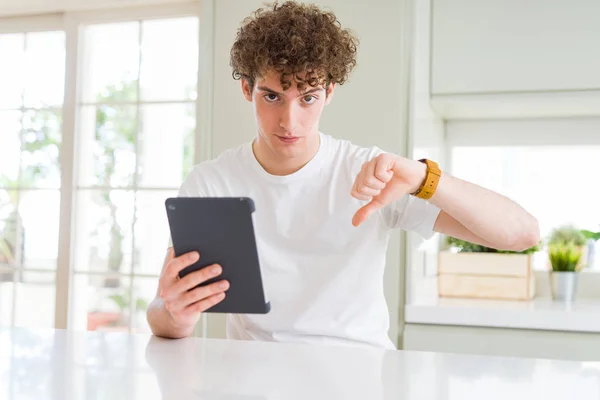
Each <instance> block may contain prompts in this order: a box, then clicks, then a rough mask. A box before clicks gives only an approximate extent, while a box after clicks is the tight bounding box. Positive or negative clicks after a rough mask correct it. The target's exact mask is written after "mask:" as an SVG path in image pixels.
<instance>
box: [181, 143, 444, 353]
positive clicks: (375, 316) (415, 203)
mask: <svg viewBox="0 0 600 400" xmlns="http://www.w3.org/2000/svg"><path fill="white" fill-rule="evenodd" d="M320 138H321V140H320V146H319V150H318V152H317V154H316V155H315V156H314V157H313V158H312V159H311V160H310V161H309V162H308V163H307V164H306V165H305V166H304V167H303V168H301V169H300V170H299V171H297V172H295V173H293V174H291V175H286V176H275V175H270V174H269V173H267V172H266V171H265V170H264V169H263V168H262V166H261V165H260V164H259V163H258V161H257V160H256V158H255V156H254V153H253V151H252V144H251V143H246V144H244V145H242V146H239V147H237V148H233V149H229V150H227V151H225V152H224V153H222V154H221V155H220V156H218V157H217V158H215V159H213V160H210V161H206V162H203V163H201V164H199V165H197V166H196V167H195V168H194V169H193V170H192V172H191V173H190V174H189V176H188V177H187V178H186V180H185V182H184V183H183V185H182V187H181V189H180V192H179V196H182V197H230V196H231V197H250V198H252V199H253V200H254V204H255V206H256V211H255V213H254V217H253V218H254V228H255V236H256V240H257V246H258V254H259V261H260V263H261V273H262V278H263V284H264V287H265V292H266V296H267V297H268V300H269V301H270V302H271V311H270V312H269V313H268V314H265V315H249V314H248V315H247V314H230V315H228V316H227V337H228V338H231V339H243V340H264V341H286V342H303V343H323V344H348V345H352V344H354V345H371V346H376V347H383V348H394V345H393V343H392V342H391V341H390V339H389V337H388V329H389V315H388V308H387V303H386V300H385V297H384V289H383V287H384V286H383V274H384V268H385V262H386V250H387V244H388V239H389V236H390V233H391V230H392V229H394V228H400V229H404V230H410V231H416V232H418V233H419V234H420V235H421V236H422V237H424V238H429V237H431V236H432V235H433V233H434V232H433V225H434V223H435V220H436V218H437V216H438V213H439V209H438V208H437V207H435V206H433V205H432V204H430V203H429V202H427V201H425V200H421V199H418V198H415V197H414V196H410V195H406V196H404V197H403V198H402V199H401V200H399V201H397V202H396V203H394V204H392V205H390V206H388V207H386V208H383V209H382V210H380V212H379V213H378V214H374V215H372V216H371V217H370V218H369V219H368V220H367V221H365V222H364V223H363V224H361V225H360V226H359V227H354V226H353V225H352V216H353V215H354V213H355V212H356V211H357V210H358V209H359V208H360V207H361V206H363V205H364V204H366V202H365V201H359V200H357V199H355V198H354V197H352V196H351V195H350V191H351V188H352V185H353V183H354V179H355V177H356V175H357V174H358V173H359V171H360V168H361V166H362V164H363V163H364V162H366V161H368V160H371V159H372V158H374V157H376V156H377V155H378V154H380V153H382V150H380V149H378V148H376V147H373V148H362V147H358V146H356V145H353V144H352V143H350V142H348V141H345V140H339V139H335V138H333V137H331V136H329V135H326V134H322V133H321V134H320Z"/></svg>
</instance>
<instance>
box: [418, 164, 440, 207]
mask: <svg viewBox="0 0 600 400" xmlns="http://www.w3.org/2000/svg"><path fill="white" fill-rule="evenodd" d="M419 161H420V162H422V163H424V164H425V165H427V175H426V176H425V180H423V183H422V184H421V187H420V188H419V190H417V191H416V192H414V193H412V195H413V196H415V197H418V198H420V199H424V200H429V199H430V198H431V196H433V194H434V193H435V191H436V189H437V187H438V183H439V182H440V177H441V176H442V171H441V170H440V167H439V166H438V164H437V163H436V162H435V161H431V160H428V159H426V158H423V159H421V160H419Z"/></svg>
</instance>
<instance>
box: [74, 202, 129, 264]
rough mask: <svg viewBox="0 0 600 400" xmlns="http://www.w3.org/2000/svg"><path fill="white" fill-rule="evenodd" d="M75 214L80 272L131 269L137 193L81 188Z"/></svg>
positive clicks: (77, 259)
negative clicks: (135, 197)
mask: <svg viewBox="0 0 600 400" xmlns="http://www.w3.org/2000/svg"><path fill="white" fill-rule="evenodd" d="M76 209H77V214H76V217H75V236H74V237H75V245H74V249H75V264H74V265H75V269H76V270H77V271H93V272H119V273H125V274H128V273H129V272H130V271H131V258H132V254H131V253H132V248H133V243H132V239H133V238H132V228H133V213H134V193H133V192H132V191H124V190H111V191H99V190H79V192H78V196H77V204H76Z"/></svg>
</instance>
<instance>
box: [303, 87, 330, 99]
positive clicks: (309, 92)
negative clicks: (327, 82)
mask: <svg viewBox="0 0 600 400" xmlns="http://www.w3.org/2000/svg"><path fill="white" fill-rule="evenodd" d="M321 90H325V89H323V88H322V87H316V88H312V89H310V90H307V91H306V92H302V93H300V97H302V96H306V95H308V94H311V93H315V92H320V91H321Z"/></svg>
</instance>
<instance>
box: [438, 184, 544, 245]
mask: <svg viewBox="0 0 600 400" xmlns="http://www.w3.org/2000/svg"><path fill="white" fill-rule="evenodd" d="M430 202H431V203H432V204H434V205H435V206H437V207H438V208H440V209H441V210H443V211H445V212H446V213H447V214H449V215H450V216H452V217H453V218H454V219H456V220H457V221H458V222H460V223H461V224H462V225H463V226H464V227H465V228H467V229H468V230H469V231H471V232H472V233H473V234H475V235H476V236H478V237H480V238H481V239H483V240H484V241H485V242H488V243H490V244H491V245H492V246H493V247H495V248H498V249H505V250H523V249H525V248H528V247H531V246H533V245H535V244H536V243H537V242H538V241H539V236H540V232H539V226H538V222H537V219H536V218H535V217H533V216H532V215H531V214H529V213H528V212H527V211H526V210H525V209H523V208H522V207H521V206H519V205H518V204H517V203H515V202H514V201H512V200H510V199H508V198H506V197H505V196H502V195H500V194H498V193H495V192H493V191H491V190H488V189H485V188H483V187H480V186H478V185H475V184H473V183H470V182H466V181H464V180H461V179H458V178H456V177H453V176H451V175H448V174H442V177H441V179H440V182H439V184H438V188H437V190H436V192H435V194H434V195H433V197H432V198H431V199H430Z"/></svg>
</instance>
